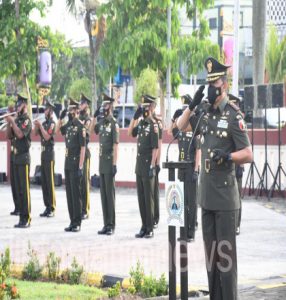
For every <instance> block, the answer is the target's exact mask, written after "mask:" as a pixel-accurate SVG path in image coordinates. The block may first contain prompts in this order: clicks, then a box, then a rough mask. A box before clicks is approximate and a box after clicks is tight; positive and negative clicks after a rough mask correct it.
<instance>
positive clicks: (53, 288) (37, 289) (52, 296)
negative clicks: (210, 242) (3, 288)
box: [7, 278, 107, 300]
mask: <svg viewBox="0 0 286 300" xmlns="http://www.w3.org/2000/svg"><path fill="white" fill-rule="evenodd" d="M7 282H11V283H14V282H15V284H16V286H17V288H18V290H19V292H20V296H21V298H20V299H21V300H39V299H40V300H95V299H98V298H100V297H104V296H105V297H106V296H107V293H106V292H105V291H103V290H100V289H98V288H95V287H89V286H84V285H68V284H56V283H48V282H47V283H46V282H31V281H22V280H17V279H13V278H11V279H9V280H7Z"/></svg>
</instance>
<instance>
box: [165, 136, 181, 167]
mask: <svg viewBox="0 0 286 300" xmlns="http://www.w3.org/2000/svg"><path fill="white" fill-rule="evenodd" d="M179 133H180V130H178V132H177V133H176V134H175V136H174V138H173V139H172V141H171V142H170V143H169V145H168V148H167V153H166V162H168V161H169V149H170V146H171V145H172V143H173V142H174V140H175V139H176V138H177V137H178V135H179Z"/></svg>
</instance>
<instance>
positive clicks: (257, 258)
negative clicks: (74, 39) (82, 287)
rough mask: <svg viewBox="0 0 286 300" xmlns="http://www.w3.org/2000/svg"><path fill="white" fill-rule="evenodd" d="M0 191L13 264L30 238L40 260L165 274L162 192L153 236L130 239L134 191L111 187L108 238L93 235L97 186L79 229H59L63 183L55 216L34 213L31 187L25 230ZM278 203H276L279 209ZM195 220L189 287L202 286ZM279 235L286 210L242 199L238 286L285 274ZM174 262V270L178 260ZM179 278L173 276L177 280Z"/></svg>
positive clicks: (285, 242) (0, 228)
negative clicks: (112, 225) (51, 256)
mask: <svg viewBox="0 0 286 300" xmlns="http://www.w3.org/2000/svg"><path fill="white" fill-rule="evenodd" d="M0 195H1V196H0V252H2V251H3V250H4V248H5V247H10V249H11V255H12V259H13V261H14V262H15V263H22V264H23V263H24V262H26V261H27V255H26V253H27V249H28V242H30V243H31V246H32V248H33V249H35V250H36V251H37V253H38V256H39V258H40V260H41V262H42V263H44V262H45V258H46V256H47V254H48V253H49V252H51V251H54V252H56V254H57V255H58V256H61V258H62V263H61V268H62V269H63V268H66V267H67V266H69V265H70V264H71V262H72V259H73V257H74V256H75V257H76V258H77V260H78V261H79V262H80V263H81V264H83V265H84V269H85V271H90V272H103V273H108V274H117V275H122V276H125V275H127V276H128V274H129V271H130V268H131V267H132V266H135V265H136V262H137V260H139V261H140V263H141V264H142V265H143V266H144V269H145V272H146V273H147V274H148V273H151V272H152V273H153V274H155V275H158V276H159V275H160V274H161V273H166V275H167V274H168V228H167V225H166V218H167V214H166V209H165V203H164V197H163V195H162V197H161V220H160V223H159V227H158V229H156V230H155V237H154V238H153V239H135V238H134V235H135V233H137V232H138V231H139V229H140V226H141V223H140V216H139V209H138V202H137V196H136V191H135V190H133V189H130V190H127V189H117V191H116V197H117V199H116V223H117V226H116V231H115V234H114V235H113V236H99V235H97V231H98V230H99V229H101V228H102V211H101V203H100V196H99V191H98V190H92V192H91V197H90V199H91V213H90V218H89V219H88V220H85V221H83V224H82V230H81V232H80V233H66V232H64V227H65V226H67V225H68V224H69V218H68V212H67V203H66V198H65V190H64V188H63V187H61V188H57V189H56V200H57V211H56V217H55V218H51V219H46V218H40V217H39V214H40V213H41V212H42V211H43V209H44V206H43V202H42V192H41V189H40V188H39V187H35V186H32V189H31V198H32V226H31V228H29V229H14V228H13V226H14V224H16V223H17V222H18V218H17V217H14V216H10V214H9V213H10V211H11V210H12V209H13V204H12V196H11V191H10V186H8V185H0ZM284 202H285V200H284ZM284 202H283V200H282V201H281V203H282V204H281V205H282V207H283V205H284ZM267 205H270V207H269V206H267ZM199 215H200V214H199ZM198 221H199V229H198V231H197V234H196V241H195V243H192V244H189V246H188V256H189V267H188V269H189V284H190V285H191V287H193V288H194V289H196V288H203V287H206V286H207V277H206V271H205V259H204V249H203V243H202V234H201V225H200V223H201V222H200V217H199V219H198ZM285 237H286V209H285V210H283V209H281V208H280V209H278V211H277V208H276V207H275V206H274V208H273V206H272V207H271V203H270V204H269V203H265V202H257V201H255V200H253V199H248V200H244V201H243V213H242V226H241V235H240V236H239V237H238V239H237V248H238V281H239V285H240V289H241V290H242V289H243V288H246V289H247V288H251V287H253V288H254V287H255V286H257V285H259V283H260V282H261V280H267V279H270V278H271V277H275V276H285V275H286V251H285V249H286V239H285ZM178 251H179V248H178ZM177 256H179V255H178V254H177ZM177 265H178V267H177V268H179V260H178V264H177ZM179 277H180V276H179V274H178V276H177V278H178V280H179ZM280 278H284V277H280ZM282 281H283V280H282ZM285 298H286V297H285ZM285 298H284V299H285ZM243 299H250V298H243ZM257 299H260V298H257ZM261 299H264V298H263V297H262V298H261ZM265 299H266V298H265ZM267 299H272V298H267ZM273 299H274V298H273ZM275 299H276V298H275ZM277 299H279V298H277Z"/></svg>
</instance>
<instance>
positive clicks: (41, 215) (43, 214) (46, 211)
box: [40, 208, 49, 217]
mask: <svg viewBox="0 0 286 300" xmlns="http://www.w3.org/2000/svg"><path fill="white" fill-rule="evenodd" d="M48 213H49V211H48V209H47V208H46V209H45V210H44V212H43V213H41V214H40V217H46V216H47V215H48Z"/></svg>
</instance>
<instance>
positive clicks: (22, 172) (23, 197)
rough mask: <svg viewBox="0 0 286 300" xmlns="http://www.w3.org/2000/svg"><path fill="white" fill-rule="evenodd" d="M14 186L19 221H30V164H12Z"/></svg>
mask: <svg viewBox="0 0 286 300" xmlns="http://www.w3.org/2000/svg"><path fill="white" fill-rule="evenodd" d="M14 172H15V173H14V176H15V187H16V192H17V198H18V199H19V208H20V222H23V223H25V224H26V223H30V222H31V196H30V165H28V164H23V165H22V164H21V165H19V164H14Z"/></svg>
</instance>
